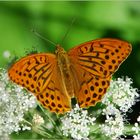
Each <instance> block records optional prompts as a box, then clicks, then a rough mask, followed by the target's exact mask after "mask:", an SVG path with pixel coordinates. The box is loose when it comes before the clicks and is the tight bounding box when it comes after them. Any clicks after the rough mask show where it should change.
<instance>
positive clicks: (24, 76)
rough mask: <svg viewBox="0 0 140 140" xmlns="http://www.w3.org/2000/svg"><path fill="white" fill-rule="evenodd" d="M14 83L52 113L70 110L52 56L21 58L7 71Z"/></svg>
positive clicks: (68, 100) (54, 59)
mask: <svg viewBox="0 0 140 140" xmlns="http://www.w3.org/2000/svg"><path fill="white" fill-rule="evenodd" d="M8 74H9V77H10V79H11V80H12V81H14V82H15V83H17V84H19V85H21V86H23V87H25V88H26V89H28V90H29V91H31V92H32V93H34V94H35V96H36V97H37V99H38V100H39V101H40V102H41V104H42V105H43V106H44V107H45V108H48V109H49V110H50V111H52V112H57V113H63V112H65V111H66V110H67V111H68V110H70V108H71V105H70V98H69V97H68V96H66V95H65V93H64V90H63V85H62V83H61V76H60V73H59V70H58V66H57V61H56V56H55V55H54V54H45V53H40V54H33V55H29V56H26V57H24V58H21V59H20V60H19V61H17V62H16V63H15V64H14V65H13V66H12V67H11V68H10V69H9V71H8Z"/></svg>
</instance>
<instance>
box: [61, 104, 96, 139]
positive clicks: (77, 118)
mask: <svg viewBox="0 0 140 140" xmlns="http://www.w3.org/2000/svg"><path fill="white" fill-rule="evenodd" d="M95 120H96V119H95V118H94V117H90V116H88V112H87V110H83V109H81V108H79V106H78V105H76V107H75V108H74V109H73V110H72V111H70V112H68V113H67V114H66V115H65V116H64V117H62V118H61V121H62V131H63V135H65V136H71V137H72V138H73V139H78V140H80V139H88V135H89V131H90V128H89V126H90V125H94V122H95Z"/></svg>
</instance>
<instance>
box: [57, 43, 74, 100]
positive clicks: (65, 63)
mask: <svg viewBox="0 0 140 140" xmlns="http://www.w3.org/2000/svg"><path fill="white" fill-rule="evenodd" d="M55 53H56V57H57V64H58V68H59V72H60V75H61V77H62V81H61V82H62V83H63V87H64V90H65V93H67V95H68V96H70V97H71V98H72V97H74V85H73V84H74V77H73V75H72V73H71V70H70V66H71V63H70V60H69V57H68V54H67V52H66V51H65V50H64V49H63V48H62V47H61V46H60V45H57V46H56V51H55Z"/></svg>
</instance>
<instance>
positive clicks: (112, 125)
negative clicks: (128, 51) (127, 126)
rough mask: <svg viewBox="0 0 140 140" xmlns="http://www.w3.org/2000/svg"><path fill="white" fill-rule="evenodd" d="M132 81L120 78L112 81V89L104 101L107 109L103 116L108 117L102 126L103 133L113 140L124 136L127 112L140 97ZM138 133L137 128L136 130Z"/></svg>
mask: <svg viewBox="0 0 140 140" xmlns="http://www.w3.org/2000/svg"><path fill="white" fill-rule="evenodd" d="M131 84H132V80H131V79H130V78H128V77H126V79H122V78H118V79H116V80H112V81H111V83H110V88H109V90H108V92H107V93H106V95H105V97H104V98H103V100H102V103H103V104H104V105H105V108H104V109H103V111H102V114H103V115H105V116H106V120H105V124H102V125H100V128H101V130H102V132H103V133H104V134H105V135H106V136H109V137H111V138H113V139H116V138H118V137H120V136H121V135H122V134H123V130H124V122H125V121H126V120H125V112H127V111H128V110H129V109H131V107H132V105H134V104H135V102H136V99H137V98H138V97H139V94H138V93H137V89H136V88H133V87H132V86H131ZM133 129H135V131H136V126H135V128H133Z"/></svg>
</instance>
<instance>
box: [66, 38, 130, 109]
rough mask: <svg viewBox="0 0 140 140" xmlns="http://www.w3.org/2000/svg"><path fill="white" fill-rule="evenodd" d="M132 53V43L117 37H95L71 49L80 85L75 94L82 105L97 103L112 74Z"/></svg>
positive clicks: (70, 54)
mask: <svg viewBox="0 0 140 140" xmlns="http://www.w3.org/2000/svg"><path fill="white" fill-rule="evenodd" d="M130 52H131V45H130V44H129V43H127V42H125V41H121V40H117V39H98V40H93V41H90V42H87V43H84V44H81V45H79V46H77V47H74V48H73V49H71V50H70V51H69V52H68V55H69V58H70V61H71V65H72V67H73V69H74V70H75V73H77V78H78V81H79V85H80V88H79V92H77V93H75V96H76V98H77V100H78V102H79V105H80V106H81V107H87V106H91V105H95V104H96V103H97V102H98V101H99V100H100V99H101V98H102V96H103V95H104V94H105V92H106V90H107V88H108V86H109V83H110V79H111V75H112V74H113V73H114V72H115V71H116V70H117V69H118V67H119V65H120V64H121V63H122V62H123V61H124V60H125V59H126V58H127V57H128V55H129V54H130Z"/></svg>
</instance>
